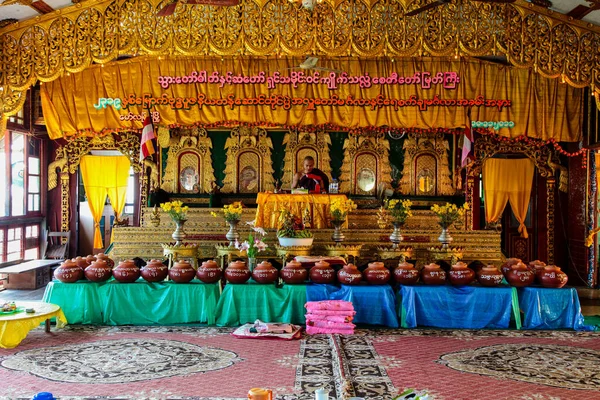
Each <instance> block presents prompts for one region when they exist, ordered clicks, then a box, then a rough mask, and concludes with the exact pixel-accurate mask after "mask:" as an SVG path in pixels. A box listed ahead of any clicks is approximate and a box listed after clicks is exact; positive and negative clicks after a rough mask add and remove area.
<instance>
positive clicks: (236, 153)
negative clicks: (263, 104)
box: [221, 126, 275, 193]
mask: <svg viewBox="0 0 600 400" xmlns="http://www.w3.org/2000/svg"><path fill="white" fill-rule="evenodd" d="M225 149H226V150H227V161H226V162H225V179H223V188H222V189H221V192H223V193H258V192H264V191H267V190H273V189H274V187H275V179H274V178H273V163H272V161H271V150H272V149H273V143H272V142H271V138H269V137H267V131H266V130H264V129H263V128H258V127H247V126H240V127H237V128H234V129H233V130H232V131H231V134H230V135H229V138H227V141H226V142H225Z"/></svg>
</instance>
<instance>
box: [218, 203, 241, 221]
mask: <svg viewBox="0 0 600 400" xmlns="http://www.w3.org/2000/svg"><path fill="white" fill-rule="evenodd" d="M221 212H222V213H223V217H224V218H225V221H227V222H229V221H239V220H240V219H241V218H242V203H241V202H240V201H236V202H234V203H231V204H229V205H226V206H223V209H222V210H221ZM210 214H211V215H212V216H213V217H219V214H217V213H216V212H214V211H212V212H211V213H210Z"/></svg>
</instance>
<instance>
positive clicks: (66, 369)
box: [0, 326, 600, 400]
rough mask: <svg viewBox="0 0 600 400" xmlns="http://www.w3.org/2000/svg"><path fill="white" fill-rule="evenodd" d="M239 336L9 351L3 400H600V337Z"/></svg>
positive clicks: (212, 333) (42, 341) (2, 366)
mask: <svg viewBox="0 0 600 400" xmlns="http://www.w3.org/2000/svg"><path fill="white" fill-rule="evenodd" d="M232 331H233V329H231V328H211V327H184V326H182V327H127V326H122V327H93V326H69V327H67V328H66V329H64V330H58V331H53V332H52V333H51V334H46V333H44V331H43V330H42V329H38V330H35V331H32V332H31V333H30V334H29V336H28V337H27V338H26V339H25V340H24V341H23V342H22V343H21V345H20V346H19V347H17V348H16V349H9V350H5V349H0V399H30V398H31V397H32V396H33V395H34V394H35V393H38V392H41V391H48V392H52V393H53V394H54V395H55V397H56V398H59V399H74V400H81V399H113V400H116V399H124V400H125V399H173V400H192V399H196V400H238V399H240V400H241V399H246V398H247V397H246V393H247V391H248V389H249V388H251V387H267V388H270V389H272V390H273V391H274V393H275V395H276V397H275V398H276V399H278V400H312V399H314V394H313V392H314V390H315V389H317V388H321V387H324V388H326V389H327V390H329V395H330V397H329V398H330V399H331V400H341V399H348V398H350V397H352V396H359V397H363V398H365V399H369V400H388V399H391V398H393V396H394V395H395V394H397V393H398V392H400V391H402V390H403V389H404V388H415V389H417V390H425V391H427V392H428V393H429V394H430V395H432V396H433V399H436V400H451V399H452V400H456V399H465V400H466V399H486V400H496V399H498V400H505V399H508V400H565V399H586V400H600V372H599V371H600V369H599V367H598V366H599V365H600V340H599V339H600V334H598V333H594V332H566V331H466V330H460V331H451V330H427V329H414V330H402V329H398V330H393V329H369V330H366V329H359V330H357V331H356V334H355V335H350V336H338V335H315V336H304V338H303V339H302V340H297V341H272V340H254V339H236V338H234V337H232V336H231V335H230V333H231V332H232Z"/></svg>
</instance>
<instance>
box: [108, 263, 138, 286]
mask: <svg viewBox="0 0 600 400" xmlns="http://www.w3.org/2000/svg"><path fill="white" fill-rule="evenodd" d="M112 274H113V276H114V277H115V279H116V280H118V281H119V282H121V283H133V282H135V281H137V280H138V278H139V277H140V269H139V268H138V267H137V266H136V265H135V263H134V262H133V260H125V261H121V262H119V265H117V266H116V267H115V268H113V270H112Z"/></svg>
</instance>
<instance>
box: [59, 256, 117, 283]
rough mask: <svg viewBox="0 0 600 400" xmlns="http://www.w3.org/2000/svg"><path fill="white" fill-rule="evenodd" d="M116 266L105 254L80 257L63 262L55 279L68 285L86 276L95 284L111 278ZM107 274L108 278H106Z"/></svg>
mask: <svg viewBox="0 0 600 400" xmlns="http://www.w3.org/2000/svg"><path fill="white" fill-rule="evenodd" d="M114 265H115V262H114V261H113V260H112V259H111V258H109V257H108V256H107V255H106V254H104V253H99V254H97V255H95V256H92V255H89V256H87V257H81V256H79V257H76V258H73V259H71V260H66V261H65V262H63V263H62V264H61V265H60V266H59V267H58V268H57V269H55V270H54V277H55V278H56V279H58V280H59V281H61V282H66V283H72V282H77V281H78V280H81V279H83V277H84V276H85V277H86V278H87V279H89V280H91V281H93V282H97V281H103V280H107V279H109V278H110V276H111V273H110V271H111V270H112V267H113V266H114ZM90 267H92V268H91V269H90ZM88 269H89V270H88ZM86 271H87V272H86ZM106 271H108V272H106ZM107 273H108V277H106V278H105V275H106V274H107Z"/></svg>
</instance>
